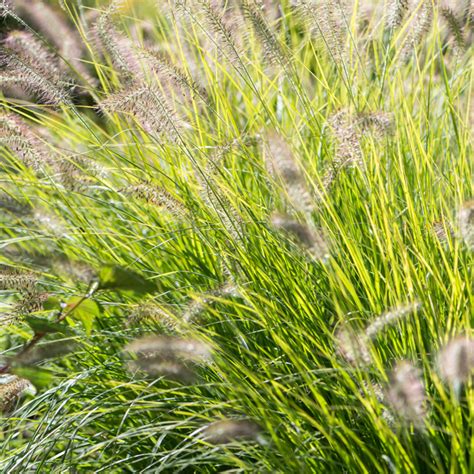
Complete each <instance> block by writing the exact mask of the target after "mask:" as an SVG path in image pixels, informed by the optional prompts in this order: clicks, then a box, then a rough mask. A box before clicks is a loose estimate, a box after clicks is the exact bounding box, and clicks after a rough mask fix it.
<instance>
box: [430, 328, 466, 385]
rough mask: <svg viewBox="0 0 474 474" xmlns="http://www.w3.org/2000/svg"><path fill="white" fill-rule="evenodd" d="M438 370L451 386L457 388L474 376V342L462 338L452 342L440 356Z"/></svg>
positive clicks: (464, 337)
mask: <svg viewBox="0 0 474 474" xmlns="http://www.w3.org/2000/svg"><path fill="white" fill-rule="evenodd" d="M437 364H438V370H439V372H440V374H441V377H442V378H443V379H444V380H445V381H446V382H447V383H449V384H451V385H453V386H457V385H459V384H462V383H465V382H468V381H469V380H470V379H471V377H472V376H473V375H474V340H473V339H472V338H469V337H467V336H460V337H457V338H455V339H453V340H452V341H450V342H449V343H448V344H447V345H446V347H444V348H443V349H442V350H441V352H440V353H439V355H438V361H437Z"/></svg>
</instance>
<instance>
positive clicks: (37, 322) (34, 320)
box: [25, 316, 71, 334]
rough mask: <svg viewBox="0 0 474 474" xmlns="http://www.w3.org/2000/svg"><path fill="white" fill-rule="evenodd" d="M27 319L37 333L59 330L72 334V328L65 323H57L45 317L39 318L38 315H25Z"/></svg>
mask: <svg viewBox="0 0 474 474" xmlns="http://www.w3.org/2000/svg"><path fill="white" fill-rule="evenodd" d="M25 321H26V322H27V323H28V325H29V326H30V328H31V329H33V331H34V332H35V334H41V333H45V334H47V333H55V332H59V333H62V334H71V330H70V328H68V327H67V326H65V325H64V324H60V323H55V322H53V321H49V320H48V319H45V318H39V317H37V316H25Z"/></svg>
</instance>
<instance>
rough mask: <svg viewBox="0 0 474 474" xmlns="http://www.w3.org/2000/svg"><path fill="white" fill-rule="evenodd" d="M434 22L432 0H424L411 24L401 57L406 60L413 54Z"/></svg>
mask: <svg viewBox="0 0 474 474" xmlns="http://www.w3.org/2000/svg"><path fill="white" fill-rule="evenodd" d="M432 22H433V4H432V0H423V4H422V6H421V7H420V10H419V11H418V13H417V15H416V17H415V18H414V20H413V23H412V25H411V26H410V30H409V34H408V38H407V39H406V41H405V43H404V45H403V47H402V50H401V53H400V58H401V60H402V61H406V60H407V59H408V58H409V57H410V55H412V54H413V52H414V51H415V49H416V47H417V46H418V45H419V44H420V43H421V41H422V39H423V37H424V36H425V35H426V33H428V31H429V29H430V28H431V24H432Z"/></svg>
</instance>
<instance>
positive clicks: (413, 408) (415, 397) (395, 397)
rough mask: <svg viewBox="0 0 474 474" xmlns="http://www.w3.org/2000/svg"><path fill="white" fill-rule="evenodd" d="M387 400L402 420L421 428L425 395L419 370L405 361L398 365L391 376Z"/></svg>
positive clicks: (424, 412) (424, 414)
mask: <svg viewBox="0 0 474 474" xmlns="http://www.w3.org/2000/svg"><path fill="white" fill-rule="evenodd" d="M387 398H388V400H389V401H390V403H391V404H392V406H393V408H394V410H395V411H396V414H397V415H398V416H399V417H400V418H401V419H402V420H404V421H405V422H407V423H413V424H414V425H415V426H417V427H422V425H423V421H424V418H425V416H426V410H425V404H426V394H425V387H424V384H423V381H422V379H421V372H420V370H419V369H417V368H416V367H414V366H413V365H412V364H411V363H410V362H407V361H403V362H400V363H398V364H397V366H396V367H395V369H394V370H393V372H392V375H391V379H390V387H389V390H388V393H387Z"/></svg>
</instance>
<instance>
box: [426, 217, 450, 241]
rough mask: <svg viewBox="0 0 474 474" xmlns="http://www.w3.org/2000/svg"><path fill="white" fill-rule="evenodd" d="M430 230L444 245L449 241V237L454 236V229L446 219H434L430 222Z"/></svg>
mask: <svg viewBox="0 0 474 474" xmlns="http://www.w3.org/2000/svg"><path fill="white" fill-rule="evenodd" d="M431 230H432V232H433V234H434V235H435V236H436V238H437V239H438V241H439V242H440V243H441V244H443V245H446V244H447V243H448V241H449V238H451V239H452V238H453V237H454V231H453V228H452V227H451V225H450V224H449V222H446V221H435V222H433V223H432V224H431Z"/></svg>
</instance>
